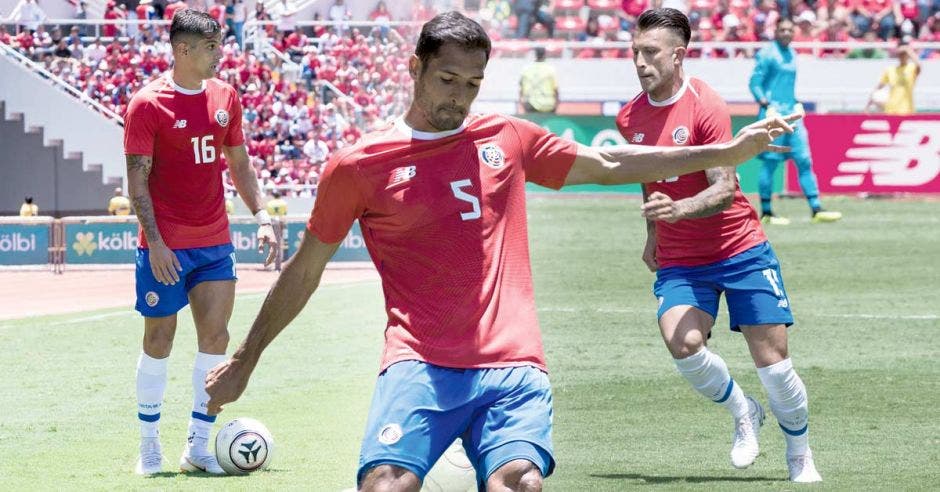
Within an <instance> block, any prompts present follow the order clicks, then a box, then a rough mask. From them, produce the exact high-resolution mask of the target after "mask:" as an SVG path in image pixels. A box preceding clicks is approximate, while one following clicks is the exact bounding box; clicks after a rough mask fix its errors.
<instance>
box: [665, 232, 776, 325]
mask: <svg viewBox="0 0 940 492" xmlns="http://www.w3.org/2000/svg"><path fill="white" fill-rule="evenodd" d="M722 292H724V294H725V299H726V300H727V302H728V314H729V315H730V318H731V329H732V330H733V331H741V325H776V324H784V325H787V326H790V325H792V324H793V313H791V312H790V300H789V298H788V297H787V291H786V289H785V288H784V286H783V276H782V274H781V273H780V262H779V261H778V260H777V255H775V254H774V250H773V248H771V247H770V243H769V242H764V243H761V244H759V245H757V246H754V247H753V248H750V249H748V250H746V251H743V252H741V253H738V254H736V255H734V256H732V257H731V258H728V259H726V260H722V261H719V262H716V263H710V264H708V265H701V266H694V267H680V266H676V267H666V268H661V269H659V271H658V272H656V282H655V283H654V284H653V294H654V295H655V296H656V298H657V299H658V300H659V311H658V312H657V317H659V318H662V316H663V314H664V313H665V312H666V311H668V310H669V309H670V308H672V307H675V306H693V307H696V308H698V309H701V310H702V311H705V312H706V313H708V314H710V315H711V316H712V318H715V317H717V315H718V300H719V298H720V297H721V294H722Z"/></svg>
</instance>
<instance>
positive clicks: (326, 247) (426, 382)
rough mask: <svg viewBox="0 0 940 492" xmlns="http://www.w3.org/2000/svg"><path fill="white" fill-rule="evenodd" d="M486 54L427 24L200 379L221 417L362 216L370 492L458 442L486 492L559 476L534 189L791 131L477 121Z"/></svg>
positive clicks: (619, 177) (740, 147)
mask: <svg viewBox="0 0 940 492" xmlns="http://www.w3.org/2000/svg"><path fill="white" fill-rule="evenodd" d="M489 53H490V40H489V38H488V37H487V35H486V32H485V31H484V30H483V29H482V28H481V27H480V25H479V24H477V23H476V22H474V21H472V20H470V19H468V18H466V17H464V16H463V15H461V14H459V13H456V12H449V13H445V14H441V15H439V16H437V17H435V18H434V19H432V20H431V21H429V22H428V23H426V24H425V25H424V27H423V29H422V31H421V35H420V37H419V39H418V43H417V47H416V49H415V54H414V55H413V56H412V57H411V60H410V64H409V72H410V74H411V77H412V78H413V79H414V80H415V92H414V102H413V103H412V105H411V107H410V108H409V110H408V112H407V113H406V114H405V115H404V116H403V117H402V118H399V119H398V120H397V121H395V122H394V123H391V124H389V125H388V126H387V127H385V128H383V129H379V130H377V131H375V132H373V133H371V134H369V135H366V136H364V137H363V138H362V139H361V140H360V141H359V142H358V143H357V144H356V145H353V146H351V147H348V148H345V149H343V150H340V151H338V152H337V153H335V154H334V155H333V156H332V158H331V160H330V162H329V164H328V165H327V166H326V169H325V171H324V173H323V176H322V178H321V181H320V186H319V189H318V193H317V201H316V204H315V206H314V209H313V213H312V215H311V218H310V221H309V224H308V226H307V234H306V236H305V238H304V239H303V241H302V243H301V245H300V247H299V249H298V251H297V253H296V255H295V256H294V257H293V258H291V260H290V262H289V263H288V265H287V266H286V267H285V269H284V271H283V272H282V274H281V276H280V277H279V279H278V281H277V283H276V284H275V286H274V287H273V288H272V291H271V292H270V293H269V295H268V297H267V299H266V300H265V302H264V305H263V306H262V308H261V312H260V313H259V314H258V317H257V319H256V320H255V322H254V324H253V326H252V328H251V331H250V333H249V334H248V336H247V338H246V339H245V341H244V342H243V343H242V345H241V346H240V347H239V348H238V350H237V351H236V352H235V354H234V355H233V356H232V358H231V359H230V360H229V361H227V362H226V363H224V364H222V365H220V366H219V367H217V368H215V369H213V370H212V372H211V373H210V374H209V377H208V379H207V390H208V392H209V394H210V395H211V396H212V399H211V400H210V403H209V410H210V412H217V411H220V410H221V408H222V405H224V404H226V403H228V402H231V401H234V400H235V399H236V398H238V396H239V395H240V394H241V392H242V391H243V390H244V388H245V386H246V385H247V382H248V378H249V376H250V374H251V372H252V370H253V369H254V367H255V365H256V364H257V362H258V358H259V356H260V355H261V352H262V351H263V350H264V348H265V347H266V346H267V345H268V344H269V343H270V342H271V341H272V340H273V339H274V337H275V336H277V334H278V333H279V332H280V331H281V330H282V329H283V328H284V327H285V326H287V324H288V323H290V321H291V320H292V319H293V318H294V317H295V316H296V315H297V314H298V313H299V312H300V310H301V309H302V308H303V306H304V305H305V304H306V302H307V300H308V299H309V298H310V295H311V294H313V292H314V291H315V290H316V288H317V285H318V283H319V281H320V277H321V275H322V273H323V269H324V267H325V266H326V264H327V261H328V260H329V259H330V257H331V256H332V255H333V253H334V252H335V251H336V249H337V247H338V246H339V244H340V242H341V241H342V240H343V238H344V237H345V236H346V234H347V232H348V231H349V228H350V226H351V225H352V224H353V221H355V220H357V219H358V220H359V223H360V226H361V227H362V230H363V236H364V238H365V241H366V245H367V247H368V249H369V254H370V255H371V257H372V260H373V262H374V264H375V267H376V269H377V270H378V271H379V274H380V276H381V278H382V288H383V290H384V292H385V299H386V312H387V316H388V322H387V325H386V328H385V340H386V344H385V350H384V353H383V356H382V363H381V373H380V375H379V377H378V381H377V383H376V390H375V393H374V399H373V402H372V406H371V409H370V412H369V416H368V419H367V424H366V432H365V436H364V438H363V442H362V448H361V453H360V460H359V470H358V475H357V481H358V484H359V487H360V490H365V491H371V490H401V491H404V490H409V491H417V490H418V489H419V488H420V486H421V481H422V479H423V478H424V476H425V474H426V473H427V472H428V470H429V469H430V468H431V466H432V465H433V464H434V462H435V461H437V459H438V457H440V456H441V453H443V451H444V450H445V449H446V448H447V447H448V446H449V445H450V444H451V442H452V441H454V440H455V438H457V437H462V440H463V443H464V448H465V450H466V451H467V455H468V457H469V458H470V460H471V461H472V462H473V464H474V465H475V468H476V470H477V474H478V477H477V478H478V480H479V483H480V484H481V486H484V485H485V487H487V488H488V489H490V490H510V489H513V490H540V489H541V484H542V478H543V477H545V476H547V475H548V474H550V473H551V471H552V468H553V467H554V459H553V457H552V441H551V421H552V404H551V401H552V396H551V389H550V386H549V382H548V376H547V375H546V372H545V371H546V365H545V356H544V354H543V350H542V340H541V334H540V331H539V327H538V320H537V316H536V311H535V300H534V295H533V290H532V275H531V270H530V265H529V248H528V236H527V229H526V227H527V226H526V201H525V183H526V181H532V182H535V183H539V184H541V185H544V186H548V187H551V188H560V187H562V186H564V185H566V184H580V183H603V184H615V183H627V182H641V181H651V180H656V179H662V178H666V177H668V176H672V175H676V174H684V173H688V172H693V171H698V170H701V169H706V168H709V167H713V166H717V165H723V164H724V163H726V162H741V161H743V160H744V159H746V158H747V157H748V156H751V155H754V154H755V153H756V152H758V151H760V150H761V149H765V148H773V147H771V146H769V145H770V144H769V142H768V139H769V138H771V137H772V135H773V134H776V133H782V132H783V131H787V130H789V125H787V124H786V123H785V122H784V120H783V119H776V120H765V121H762V122H760V123H758V124H755V125H754V126H751V127H750V128H748V129H747V130H745V131H744V133H743V134H742V135H740V136H739V137H738V138H736V139H735V140H734V141H733V142H732V143H723V144H719V145H713V146H710V147H698V148H692V147H685V148H672V149H659V148H651V147H638V146H631V145H625V146H620V147H605V148H597V149H595V148H591V147H586V146H582V145H578V144H575V143H574V142H571V141H567V140H563V139H561V138H559V137H557V136H555V135H553V134H551V133H549V132H547V131H546V130H544V129H542V128H540V127H538V126H537V125H534V124H532V123H529V122H526V121H523V120H519V119H516V118H511V117H507V116H500V115H470V114H468V110H469V108H470V105H471V103H472V102H473V100H474V98H476V95H477V93H478V91H479V89H480V84H481V82H482V81H483V74H484V69H485V68H486V64H487V61H488V59H489Z"/></svg>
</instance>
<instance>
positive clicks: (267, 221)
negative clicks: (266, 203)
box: [255, 210, 271, 225]
mask: <svg viewBox="0 0 940 492" xmlns="http://www.w3.org/2000/svg"><path fill="white" fill-rule="evenodd" d="M255 220H257V221H258V225H271V215H270V214H268V211H267V210H259V211H258V213H256V214H255Z"/></svg>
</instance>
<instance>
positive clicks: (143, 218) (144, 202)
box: [127, 155, 163, 243]
mask: <svg viewBox="0 0 940 492" xmlns="http://www.w3.org/2000/svg"><path fill="white" fill-rule="evenodd" d="M151 169H153V158H152V157H149V156H145V155H128V156H127V185H128V186H127V188H128V192H129V193H130V196H131V201H132V202H133V203H134V209H135V210H136V212H137V221H138V222H140V227H141V228H142V229H143V230H144V235H145V236H146V237H147V241H148V242H151V243H156V242H162V241H163V237H162V236H161V235H160V229H158V228H157V218H156V216H155V215H154V211H153V200H152V199H151V198H150V190H149V189H148V187H147V185H148V183H149V182H150V171H151Z"/></svg>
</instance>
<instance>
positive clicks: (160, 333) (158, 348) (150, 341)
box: [144, 330, 173, 359]
mask: <svg viewBox="0 0 940 492" xmlns="http://www.w3.org/2000/svg"><path fill="white" fill-rule="evenodd" d="M172 348H173V331H170V330H148V331H147V332H145V333H144V353H146V354H147V355H149V356H150V357H153V358H154V359H163V358H165V357H168V356H169V355H170V350H171V349H172Z"/></svg>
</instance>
